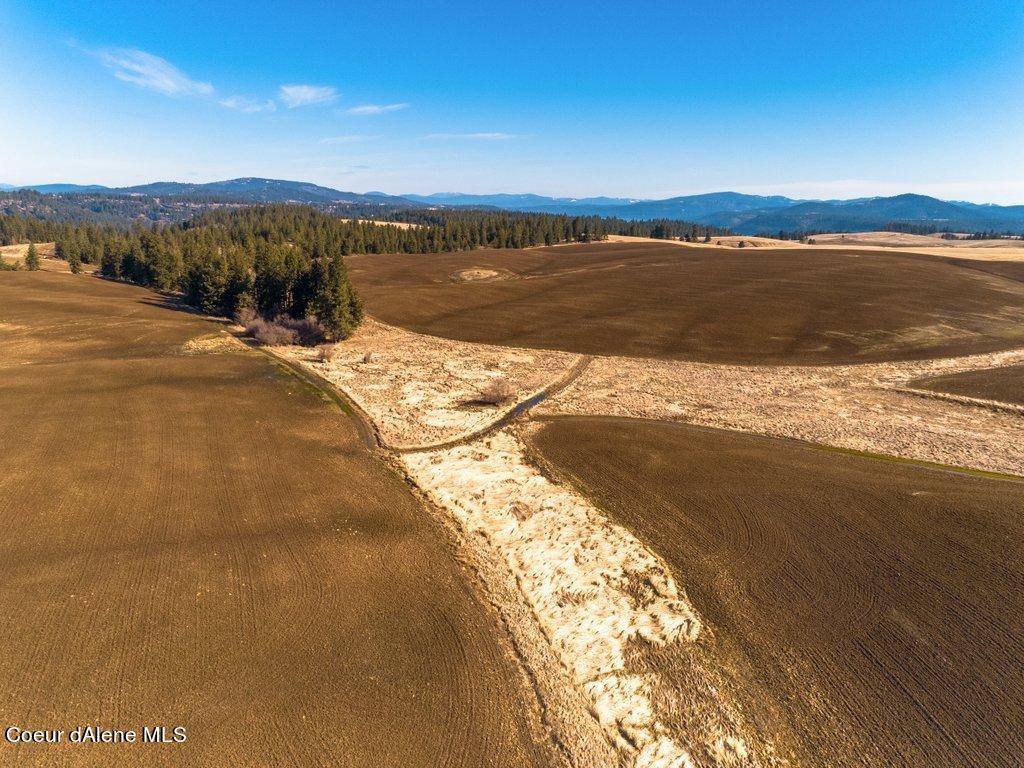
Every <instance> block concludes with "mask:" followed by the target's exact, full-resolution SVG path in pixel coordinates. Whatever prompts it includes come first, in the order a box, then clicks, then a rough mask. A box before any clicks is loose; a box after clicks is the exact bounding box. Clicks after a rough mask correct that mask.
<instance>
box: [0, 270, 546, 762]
mask: <svg viewBox="0 0 1024 768" xmlns="http://www.w3.org/2000/svg"><path fill="white" fill-rule="evenodd" d="M217 331H218V326H217V325H216V324H215V323H212V322H211V321H207V320H203V319H201V318H198V317H195V316H193V315H190V314H187V313H184V312H180V311H176V310H173V309H170V308H168V307H167V306H164V305H163V304H162V300H161V299H160V297H158V296H157V295H155V294H153V293H151V292H149V291H146V290H142V289H138V288H134V287H131V286H127V285H119V284H113V283H109V282H105V281H102V280H100V279H98V278H94V277H89V276H85V275H79V276H74V275H68V274H58V273H52V272H37V273H26V272H17V273H2V274H0V399H2V406H0V454H2V455H3V464H4V469H3V472H2V473H0V523H2V525H0V604H2V605H3V617H4V620H3V622H2V623H0V724H2V725H3V727H4V728H6V727H8V726H9V725H18V726H21V727H24V728H39V729H43V728H46V729H70V728H72V727H74V726H76V725H89V724H92V725H99V726H103V727H106V728H121V729H126V728H135V729H141V728H142V727H143V726H152V725H166V726H168V727H172V726H185V727H186V728H187V733H188V740H187V742H186V743H184V744H180V745H174V744H171V745H152V744H149V745H134V746H130V747H125V746H123V745H118V746H111V745H90V746H88V747H81V746H78V747H73V746H61V747H49V746H45V745H32V744H30V745H10V744H7V743H0V765H4V766H30V765H40V766H44V765H45V766H55V765H68V766H79V765H96V766H112V765H129V764H134V765H182V766H185V765H187V766H193V765H224V766H228V765H232V766H234V765H296V764H303V765H328V764H330V765H336V766H431V767H433V766H466V767H467V768H468V767H473V768H475V767H476V766H482V765H488V766H532V765H550V764H551V762H552V761H551V759H550V755H549V754H548V750H549V747H547V746H544V744H545V742H544V741H543V740H541V739H538V738H537V736H536V733H537V725H536V722H537V717H538V716H537V715H536V712H535V703H534V702H533V700H532V699H531V698H530V696H529V695H528V691H529V690H530V689H529V687H528V685H527V684H526V682H525V680H524V678H523V676H522V674H521V673H520V672H519V670H518V668H517V667H516V666H515V664H514V661H513V657H512V654H511V651H510V645H509V643H508V640H507V638H506V637H505V635H504V634H503V633H502V631H501V630H500V629H499V625H498V623H497V619H496V617H495V616H494V615H492V612H491V609H490V608H487V607H485V606H483V605H482V604H481V603H480V602H479V601H478V599H477V598H476V597H475V596H474V592H473V591H472V589H471V587H470V586H469V581H468V577H467V576H466V574H465V573H464V572H463V569H462V568H461V567H460V565H459V564H458V563H457V562H456V560H455V559H454V556H453V553H452V549H451V548H450V546H449V544H448V540H447V539H446V537H445V534H444V533H443V532H442V531H441V530H440V528H436V527H435V524H434V523H433V522H432V521H431V518H430V516H429V515H428V514H427V513H426V512H425V511H424V510H423V509H422V508H421V507H420V506H419V504H418V502H417V501H416V499H415V498H414V497H413V496H412V495H411V494H410V493H409V491H408V490H407V487H406V486H405V485H404V484H403V482H402V481H401V480H400V479H399V478H398V476H397V475H395V474H394V473H393V472H392V470H390V469H389V468H387V467H386V466H385V465H384V464H383V463H381V462H380V461H379V460H377V459H376V458H375V457H373V456H372V455H371V454H370V453H369V452H368V451H367V450H366V449H365V448H364V447H363V445H362V443H361V442H360V441H359V439H358V436H357V433H356V430H355V428H354V427H353V425H352V424H351V422H350V421H349V420H348V418H347V417H345V416H344V415H343V414H342V413H340V412H339V411H338V410H337V409H336V408H334V407H333V406H331V405H329V404H328V403H325V402H324V401H323V400H322V399H321V398H319V397H318V396H317V395H316V394H315V393H312V392H310V391H309V390H308V389H306V388H304V387H303V386H302V385H301V384H300V383H299V382H298V380H297V379H295V378H294V377H292V376H290V375H289V374H287V373H286V372H283V371H282V370H281V369H279V368H278V367H276V366H275V365H274V364H272V363H271V362H270V360H269V359H268V358H266V357H265V356H263V355H262V354H260V353H257V352H254V351H249V350H245V349H244V348H239V349H235V350H233V351H232V350H231V349H230V348H216V347H215V346H214V347H211V348H209V349H207V350H206V351H205V352H204V351H203V348H202V346H201V345H200V346H199V347H192V348H191V352H193V353H191V354H190V348H189V347H188V346H187V345H186V342H188V341H189V340H190V339H194V338H196V337H201V336H203V335H204V334H210V333H216V332H217ZM195 352H200V353H198V354H197V353H195ZM132 750H135V751H132Z"/></svg>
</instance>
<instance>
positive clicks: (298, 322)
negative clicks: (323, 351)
mask: <svg viewBox="0 0 1024 768" xmlns="http://www.w3.org/2000/svg"><path fill="white" fill-rule="evenodd" d="M274 323H275V324H277V325H279V326H281V327H282V328H287V329H288V330H289V331H293V332H294V333H295V336H296V338H298V340H299V344H302V345H303V346H306V347H312V346H313V345H314V344H320V343H321V342H322V341H323V340H324V339H325V338H327V329H326V328H325V327H324V326H323V325H322V324H321V323H320V321H319V320H317V319H316V318H315V317H291V316H289V315H278V316H277V317H276V318H275V319H274Z"/></svg>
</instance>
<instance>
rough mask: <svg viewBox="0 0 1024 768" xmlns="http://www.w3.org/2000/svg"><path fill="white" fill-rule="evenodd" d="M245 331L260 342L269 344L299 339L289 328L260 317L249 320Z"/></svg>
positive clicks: (285, 342) (288, 342) (292, 342)
mask: <svg viewBox="0 0 1024 768" xmlns="http://www.w3.org/2000/svg"><path fill="white" fill-rule="evenodd" d="M245 332H246V333H247V334H248V335H249V336H252V337H253V338H254V339H256V341H258V342H259V343H260V344H269V345H271V346H278V345H281V344H294V343H296V342H297V341H298V340H299V336H298V334H297V333H296V332H295V331H293V330H292V329H291V328H285V327H284V326H282V325H278V324H277V323H274V322H270V321H269V320H264V319H263V318H262V317H257V318H256V319H254V320H250V321H249V322H248V323H247V324H246V326H245Z"/></svg>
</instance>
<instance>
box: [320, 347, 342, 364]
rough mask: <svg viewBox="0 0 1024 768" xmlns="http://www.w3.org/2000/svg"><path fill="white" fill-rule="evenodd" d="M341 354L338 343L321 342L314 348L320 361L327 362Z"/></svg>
mask: <svg viewBox="0 0 1024 768" xmlns="http://www.w3.org/2000/svg"><path fill="white" fill-rule="evenodd" d="M339 354H341V346H340V345H339V344H321V345H320V346H319V347H317V348H316V356H317V358H318V359H319V360H320V362H322V363H329V362H331V361H332V360H334V359H336V358H337V357H338V355H339Z"/></svg>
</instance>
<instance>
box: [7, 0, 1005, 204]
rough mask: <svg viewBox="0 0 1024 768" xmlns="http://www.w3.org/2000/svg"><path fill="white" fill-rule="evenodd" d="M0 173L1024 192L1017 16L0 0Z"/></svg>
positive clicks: (804, 5) (938, 6)
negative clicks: (0, 32)
mask: <svg viewBox="0 0 1024 768" xmlns="http://www.w3.org/2000/svg"><path fill="white" fill-rule="evenodd" d="M0 30H3V33H2V35H0V72H2V73H3V76H2V77H0V104H3V105H4V109H3V111H2V112H0V181H3V182H8V183H15V184H27V183H42V182H50V181H70V182H79V183H84V182H96V183H104V184H111V185H122V184H133V183H141V182H147V181H154V180H166V179H174V180H182V181H211V180H215V179H223V178H232V177H236V176H270V177H276V178H289V179H301V180H308V181H314V182H317V183H321V184H326V185H328V186H333V187H337V188H340V189H347V190H355V191H369V190H382V191H385V192H390V193H402V192H433V191H463V192H525V191H531V192H538V193H544V194H555V195H577V196H581V195H598V194H608V195H622V196H634V197H652V198H653V197H668V196H671V195H678V194H690V193H697V192H706V191H714V190H722V189H736V190H739V191H749V192H757V193H780V194H787V195H791V196H797V197H800V196H808V197H811V196H813V197H852V196H861V195H873V194H894V193H897V192H903V191H917V192H922V193H927V194H934V195H937V196H939V197H944V198H948V199H971V200H977V201H986V202H1014V203H1024V6H1022V5H1021V3H1020V0H976V1H975V2H972V3H967V2H950V1H948V0H933V1H931V2H925V1H916V0H901V2H898V3H892V2H876V1H875V0H861V1H860V2H856V3H851V2H829V1H828V0H818V2H812V1H811V0H778V1H777V2H772V3H755V2H750V1H749V0H748V1H746V2H739V1H736V2H732V1H730V0H725V1H724V2H678V1H677V2H634V3H628V4H627V3H610V2H601V0H592V1H591V2H576V1H575V0H572V1H562V2H558V3H551V2H505V3H500V4H499V3H488V2H481V1H478V2H462V1H461V0H459V1H458V2H447V3H438V2H429V1H426V0H421V1H420V2H406V1H405V0H399V1H393V2H377V3H374V2H366V1H365V0H363V1H362V2H358V3H347V2H289V3H260V2H216V1H215V0H208V1H206V2H190V1H179V2H175V3H166V2H151V1H150V0H135V2H132V3H123V2H118V3H113V2H103V1H102V0H91V2H87V3H86V2H70V1H65V0H31V2H28V1H27V0H26V1H24V2H12V0H0Z"/></svg>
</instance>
